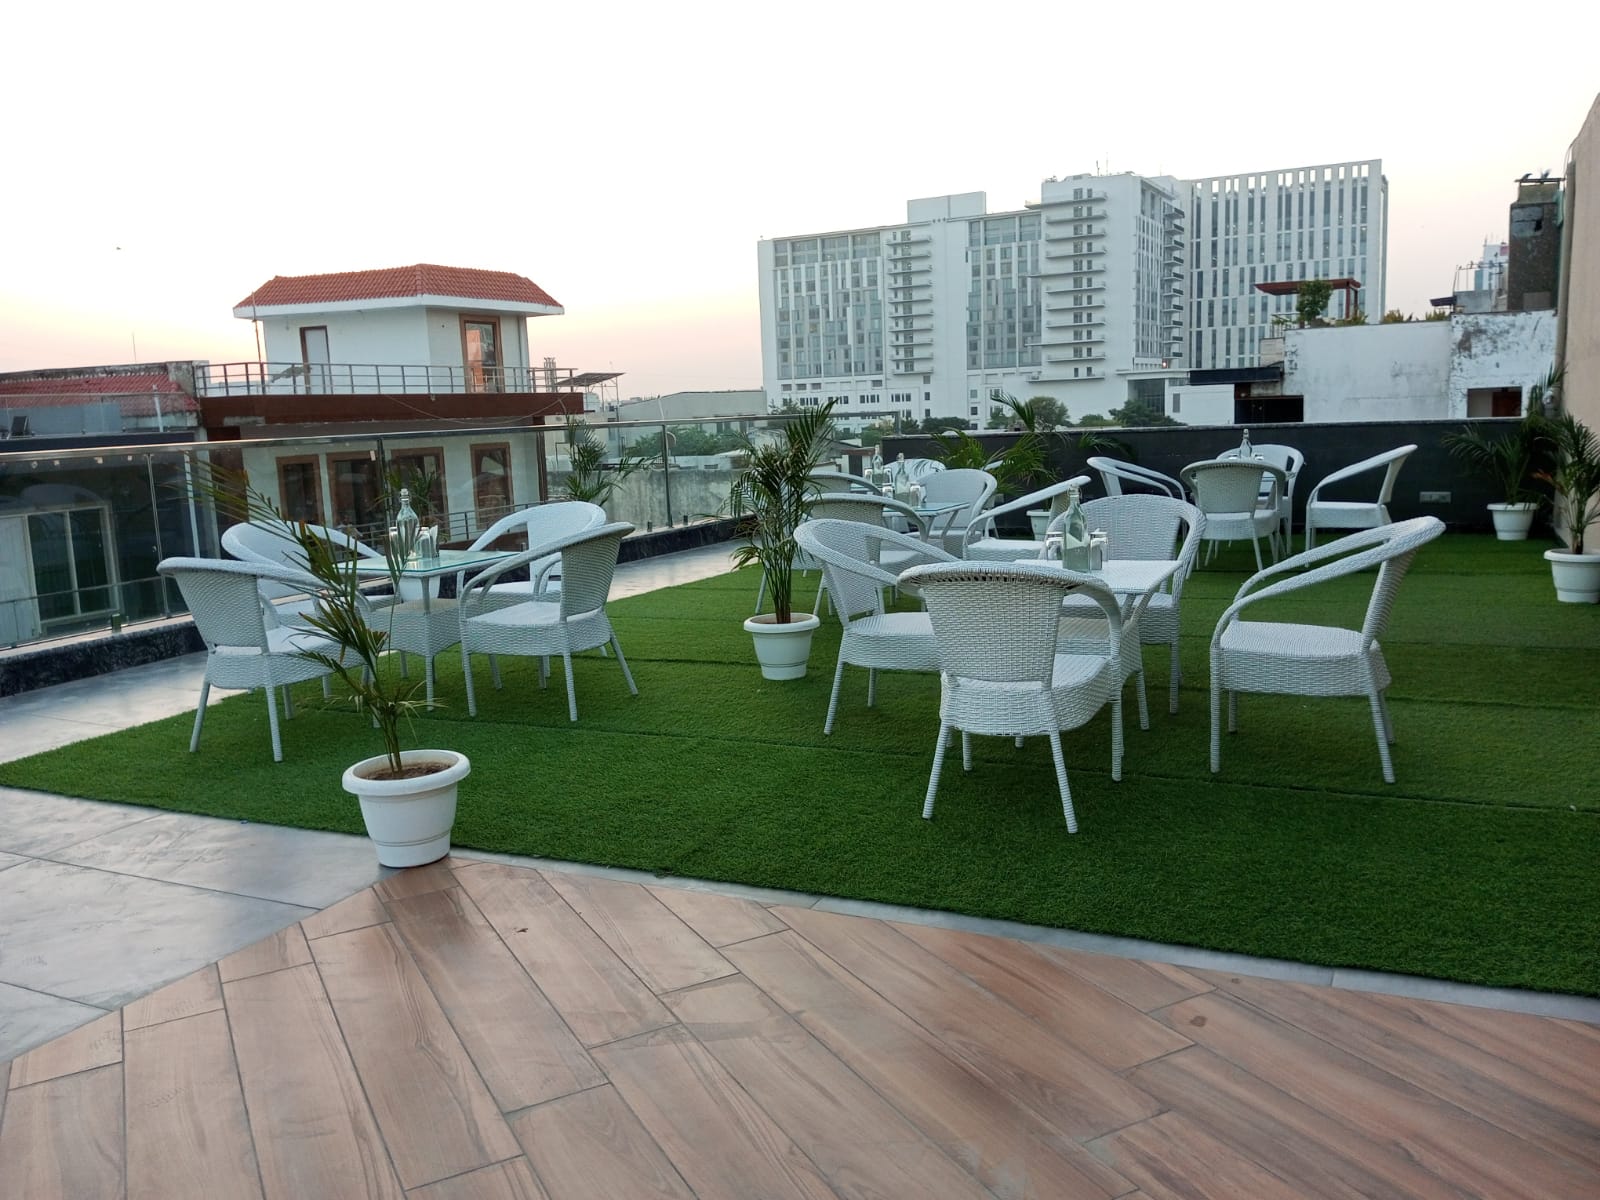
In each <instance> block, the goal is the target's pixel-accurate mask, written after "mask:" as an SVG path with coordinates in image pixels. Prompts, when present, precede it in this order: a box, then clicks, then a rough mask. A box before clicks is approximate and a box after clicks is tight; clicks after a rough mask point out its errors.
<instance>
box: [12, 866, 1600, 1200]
mask: <svg viewBox="0 0 1600 1200" xmlns="http://www.w3.org/2000/svg"><path fill="white" fill-rule="evenodd" d="M403 1196H409V1197H419V1198H423V1200H596V1198H602V1197H603V1198H605V1200H632V1198H634V1197H639V1198H646V1200H647V1198H652V1197H654V1198H657V1200H693V1198H695V1197H699V1198H701V1200H764V1198H768V1197H770V1198H773V1200H779V1198H781V1200H790V1198H796V1200H822V1198H824V1197H833V1196H839V1197H845V1198H848V1200H857V1198H858V1200H888V1198H897V1200H898V1198H906V1200H911V1198H919V1197H956V1198H966V1197H971V1198H973V1200H981V1198H984V1197H989V1198H996V1197H998V1198H1001V1200H1022V1198H1025V1197H1038V1198H1041V1200H1046V1198H1047V1200H1070V1198H1073V1197H1084V1198H1087V1200H1102V1198H1110V1197H1129V1198H1130V1200H1134V1198H1142V1200H1170V1198H1178V1197H1183V1198H1191V1200H1209V1198H1213V1197H1215V1198H1224V1197H1225V1198H1228V1200H1272V1198H1276V1197H1285V1198H1292V1197H1329V1198H1342V1200H1350V1198H1355V1197H1441V1198H1451V1200H1463V1198H1466V1197H1495V1198H1501V1197H1505V1198H1512V1200H1514V1198H1517V1197H1527V1198H1528V1200H1566V1198H1574V1200H1575V1198H1578V1197H1592V1196H1600V1027H1596V1026H1590V1025H1584V1024H1581V1023H1576V1022H1570V1021H1559V1020H1552V1019H1548V1018H1542V1017H1530V1016H1523V1015H1520V1014H1510V1013H1501V1012H1492V1011H1485V1010H1480V1009H1470V1008H1461V1007H1456V1006H1452V1005H1447V1004H1438V1003H1431V1002H1425V1001H1416V1000H1405V999H1398V998H1395V997H1387V996H1369V995H1363V994H1359V993H1354V992H1350V991H1340V990H1333V989H1326V988H1315V987H1309V986H1304V985H1297V984H1285V983H1276V982H1270V981H1265V980H1261V979H1253V978H1246V977H1242V976H1231V975H1226V974H1220V973H1212V972H1203V971H1185V970H1181V969H1179V968H1176V967H1171V966H1164V965H1161V964H1155V963H1139V962H1133V961H1130V960H1123V959H1114V958H1104V957H1097V956H1093V955H1086V954H1080V953H1077V952H1073V951H1066V950H1062V949H1059V948H1053V947H1044V946H1037V945H1032V944H1029V943H1026V942H1014V941H1008V940H1005V939H999V938H990V937H983V936H979V935H976V934H967V933H957V932H953V931H950V930H946V929H931V928H923V927H911V926H897V925H892V924H888V923H885V922H882V921H876V920H872V919H869V918H865V917H853V916H841V915H837V914H833V913H827V912H820V911H817V910H815V909H803V908H784V907H772V908H767V907H763V906H761V905H757V904H754V903H751V902H749V901H745V900H740V899H734V898H731V897H726V896H715V895H709V894H706V893H700V892H684V891H675V890H673V889H671V888H666V887H649V888H647V887H642V886H639V885H636V884H632V883H619V882H616V881H612V880H606V879H599V878H595V877H592V876H584V875H567V874H558V873H556V872H548V873H541V872H539V871H534V870H529V869H524V868H519V867H509V866H501V865H496V864H489V863H474V862H471V861H468V860H465V859H459V858H455V859H449V860H446V861H445V862H444V863H440V864H435V865H433V866H430V867H421V868H418V869H416V870H414V871H409V872H405V873H403V874H399V875H395V876H392V877H390V878H388V879H386V880H384V881H383V882H382V883H380V884H378V885H377V886H375V887H373V888H370V889H368V890H367V891H365V892H362V893H360V894H358V895H356V896H353V897H351V898H350V899H348V900H345V901H342V902H341V903H339V904H336V905H334V906H333V907H331V908H329V909H326V910H325V911H323V912H321V913H318V914H317V915H316V916H314V917H310V918H308V919H306V920H305V921H303V922H301V923H300V924H299V925H296V926H292V927H291V928H289V929H287V930H284V931H282V932H280V933H278V934H274V935H273V936H272V937H270V938H267V939H265V940H263V941H262V942H260V943H258V944H257V945H255V946H251V947H248V948H247V949H245V950H242V951H240V952H238V953H236V954H232V955H229V956H228V957H227V958H224V959H223V960H221V962H219V963H215V964H213V965H211V966H208V967H206V968H204V969H203V970H201V971H198V972H196V973H195V974H194V975H192V976H190V977H188V978H187V979H183V980H180V981H179V982H177V983H174V984H172V985H171V986H170V987H167V988H164V989H163V990H161V991H159V992H157V993H155V994H153V995H150V996H146V997H144V998H142V999H140V1000H138V1001H135V1002H134V1003H132V1004H130V1005H128V1007H127V1008H125V1009H123V1010H122V1011H121V1012H119V1013H112V1014H110V1015H108V1016H105V1017H102V1018H100V1019H98V1020H96V1021H94V1022H92V1023H90V1024H88V1025H85V1026H84V1027H82V1028H81V1029H78V1030H76V1031H74V1032H72V1033H69V1034H67V1035H65V1036H64V1037H61V1038H58V1039H56V1040H55V1041H54V1042H51V1043H48V1044H47V1045H44V1046H41V1047H39V1048H38V1049H36V1050H33V1051H30V1052H29V1053H28V1054H25V1055H23V1056H22V1057H21V1058H18V1059H16V1060H15V1061H13V1062H11V1063H9V1064H7V1063H0V1197H5V1198H8V1200H9V1198H10V1197H19V1198H20V1197H26V1198H27V1200H50V1198H52V1197H62V1198H66V1200H95V1198H97V1197H137V1198H144V1197H150V1198H152V1200H154V1198H157V1197H159V1198H161V1200H185V1198H188V1197H193V1198H194V1200H233V1198H235V1197H238V1198H240V1200H245V1198H250V1197H257V1198H261V1200H307V1198H319V1197H329V1198H338V1200H345V1198H360V1197H403Z"/></svg>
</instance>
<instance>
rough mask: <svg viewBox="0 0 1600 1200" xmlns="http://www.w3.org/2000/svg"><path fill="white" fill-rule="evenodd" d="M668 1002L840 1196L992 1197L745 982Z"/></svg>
mask: <svg viewBox="0 0 1600 1200" xmlns="http://www.w3.org/2000/svg"><path fill="white" fill-rule="evenodd" d="M667 1005H668V1007H669V1008H671V1009H672V1011H673V1012H674V1013H676V1014H677V1015H678V1019H679V1020H680V1021H682V1022H683V1024H684V1026H685V1028H687V1029H688V1030H689V1032H690V1033H692V1034H693V1035H694V1036H695V1038H696V1039H698V1041H699V1042H700V1043H701V1044H702V1045H703V1046H704V1047H705V1048H706V1049H707V1050H709V1051H710V1052H711V1055H712V1057H713V1058H715V1059H716V1060H717V1062H718V1063H719V1064H721V1066H722V1067H723V1069H725V1070H726V1071H727V1072H728V1074H729V1075H731V1076H732V1077H733V1078H734V1079H735V1080H736V1081H737V1082H738V1084H739V1086H740V1087H742V1088H743V1089H744V1090H745V1091H746V1092H747V1093H749V1095H750V1096H751V1097H752V1098H753V1099H754V1100H755V1101H756V1103H757V1104H759V1105H761V1107H762V1108H763V1109H765V1110H766V1112H767V1113H768V1114H769V1115H770V1116H771V1117H772V1118H773V1119H774V1120H775V1121H776V1122H777V1123H778V1125H779V1126H780V1127H781V1128H782V1129H783V1131H784V1132H785V1133H787V1134H788V1135H789V1136H790V1137H791V1138H793V1139H794V1141H795V1143H796V1145H798V1146H799V1147H800V1149H801V1150H803V1151H804V1152H805V1153H806V1155H807V1156H808V1157H809V1158H810V1159H811V1161H812V1162H814V1163H815V1164H816V1165H817V1166H818V1168H820V1169H821V1171H822V1173H823V1176H824V1177H825V1178H826V1179H827V1180H828V1182H829V1183H830V1184H831V1185H832V1186H833V1188H834V1190H835V1191H837V1192H838V1193H839V1194H840V1195H841V1196H860V1197H875V1196H938V1197H940V1198H941V1200H946V1198H950V1200H955V1198H958V1197H971V1198H972V1200H981V1198H986V1197H988V1196H989V1193H988V1191H987V1190H986V1189H985V1188H983V1187H982V1185H980V1184H979V1183H978V1181H977V1180H976V1179H974V1178H973V1177H972V1176H971V1175H969V1174H968V1173H967V1172H966V1171H964V1170H962V1169H961V1168H960V1167H958V1166H957V1165H956V1164H955V1163H954V1162H953V1161H952V1160H951V1159H949V1158H947V1157H945V1155H944V1154H942V1153H940V1151H939V1150H937V1149H936V1148H935V1147H934V1146H932V1145H931V1144H930V1143H929V1142H928V1140H927V1139H926V1138H924V1137H923V1136H922V1134H921V1132H920V1131H919V1130H917V1129H916V1128H915V1127H914V1126H912V1125H911V1124H910V1123H909V1122H908V1121H907V1120H906V1119H905V1118H904V1117H902V1116H901V1115H900V1114H899V1113H898V1112H897V1111H896V1110H895V1109H894V1107H893V1106H892V1105H890V1104H889V1103H888V1101H886V1100H885V1099H884V1098H883V1097H882V1096H880V1095H879V1094H878V1093H877V1092H876V1091H874V1090H873V1089H872V1088H871V1087H870V1086H869V1085H868V1084H866V1083H865V1082H863V1081H862V1079H861V1078H860V1076H858V1075H856V1074H855V1073H854V1072H853V1071H851V1070H850V1068H849V1067H847V1066H845V1065H844V1064H843V1063H842V1062H840V1061H839V1060H838V1059H837V1058H836V1057H834V1055H833V1053H832V1052H831V1051H829V1050H828V1049H827V1048H826V1047H824V1046H823V1045H822V1043H821V1042H819V1041H817V1040H816V1038H814V1037H812V1036H811V1034H809V1033H807V1032H806V1031H805V1029H803V1028H802V1027H801V1026H800V1025H799V1024H797V1023H796V1022H795V1021H794V1019H793V1018H791V1017H790V1016H788V1015H787V1014H786V1013H785V1012H784V1011H783V1010H782V1009H781V1008H779V1007H778V1006H777V1005H776V1004H774V1003H773V1002H772V1000H770V999H769V998H768V997H767V996H765V995H763V994H762V993H761V992H760V991H759V990H757V988H756V987H755V985H754V984H752V983H751V982H750V981H749V980H747V979H743V978H739V977H734V978H731V979H723V980H718V981H716V982H714V983H708V984H705V985H704V986H702V987H697V988H691V989H689V990H687V991H682V992H677V993H675V994H674V995H672V996H669V997H668V998H667Z"/></svg>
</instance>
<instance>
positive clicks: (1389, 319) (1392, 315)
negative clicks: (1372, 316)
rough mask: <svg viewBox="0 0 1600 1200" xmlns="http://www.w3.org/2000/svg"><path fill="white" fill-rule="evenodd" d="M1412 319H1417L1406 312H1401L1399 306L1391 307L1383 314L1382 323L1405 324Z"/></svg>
mask: <svg viewBox="0 0 1600 1200" xmlns="http://www.w3.org/2000/svg"><path fill="white" fill-rule="evenodd" d="M1411 320H1415V318H1414V317H1408V316H1406V314H1405V313H1403V312H1401V311H1400V310H1399V309H1398V308H1391V309H1390V310H1389V311H1388V312H1386V313H1384V314H1383V322H1382V323H1383V324H1385V325H1404V324H1405V323H1406V322H1407V321H1411Z"/></svg>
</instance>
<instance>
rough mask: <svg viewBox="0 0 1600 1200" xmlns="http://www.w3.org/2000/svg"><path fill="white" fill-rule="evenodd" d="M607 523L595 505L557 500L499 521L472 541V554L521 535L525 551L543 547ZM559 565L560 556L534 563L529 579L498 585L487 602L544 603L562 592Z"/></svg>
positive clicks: (458, 586) (459, 581) (458, 582)
mask: <svg viewBox="0 0 1600 1200" xmlns="http://www.w3.org/2000/svg"><path fill="white" fill-rule="evenodd" d="M605 523H606V511H605V509H603V508H601V507H600V506H599V505H598V504H590V503H589V502H588V501H586V500H557V501H554V502H552V503H550V504H535V505H533V506H532V507H530V508H522V509H518V510H517V511H516V512H514V513H509V514H507V515H506V516H503V517H501V518H500V519H499V520H498V521H496V522H495V523H494V524H493V525H491V526H489V528H487V529H485V530H484V531H483V532H482V533H480V534H479V535H478V536H477V537H475V538H474V539H473V540H472V545H471V546H469V547H468V549H471V550H482V549H484V548H486V547H488V546H492V545H494V544H495V543H496V542H497V541H499V540H500V539H501V538H503V537H508V536H512V535H515V534H521V535H522V536H523V537H524V538H525V539H526V540H525V543H524V545H525V547H527V548H531V547H534V546H539V545H543V544H544V543H546V542H553V541H556V540H557V539H559V538H564V537H566V536H567V535H568V534H572V533H582V532H583V531H584V530H586V529H598V528H600V526H602V525H604V524H605ZM560 563H561V556H560V555H559V554H547V555H545V557H544V558H542V559H540V560H538V561H537V562H532V563H529V564H528V578H527V579H522V580H515V581H511V582H507V583H497V584H495V585H494V586H493V587H491V588H490V589H489V596H488V602H489V603H492V604H520V603H522V601H524V600H544V599H548V598H549V596H550V595H551V594H553V593H555V592H558V591H560V590H561V586H560V583H559V582H558V581H557V576H558V575H559V572H557V571H556V568H557V567H558V566H559V565H560ZM463 583H465V579H464V578H458V579H457V580H456V594H457V595H458V596H459V595H460V594H461V587H462V584H463Z"/></svg>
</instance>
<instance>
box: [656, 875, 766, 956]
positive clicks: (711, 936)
mask: <svg viewBox="0 0 1600 1200" xmlns="http://www.w3.org/2000/svg"><path fill="white" fill-rule="evenodd" d="M649 891H650V894H651V895H652V896H654V897H655V898H656V899H657V900H659V901H661V903H663V904H665V905H666V906H667V907H668V908H670V909H671V910H672V911H673V912H675V913H677V914H678V918H679V919H680V920H681V921H683V922H684V923H685V924H686V925H688V926H689V928H690V929H693V930H694V931H695V932H696V933H698V934H699V935H700V936H701V937H703V938H705V940H706V941H708V942H710V943H711V944H712V945H713V946H730V945H732V944H733V943H734V942H743V941H748V940H749V939H750V938H753V937H761V936H762V935H763V934H767V933H782V932H783V930H784V929H785V928H786V926H785V925H784V923H783V922H782V921H780V920H779V919H778V918H777V917H775V916H773V915H772V913H771V912H770V911H769V910H767V909H765V908H763V907H762V906H761V905H759V904H757V903H756V902H755V901H753V900H744V899H741V898H740V897H738V896H721V895H718V894H717V893H716V892H701V891H692V890H690V889H689V888H674V887H653V888H650V889H649Z"/></svg>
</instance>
